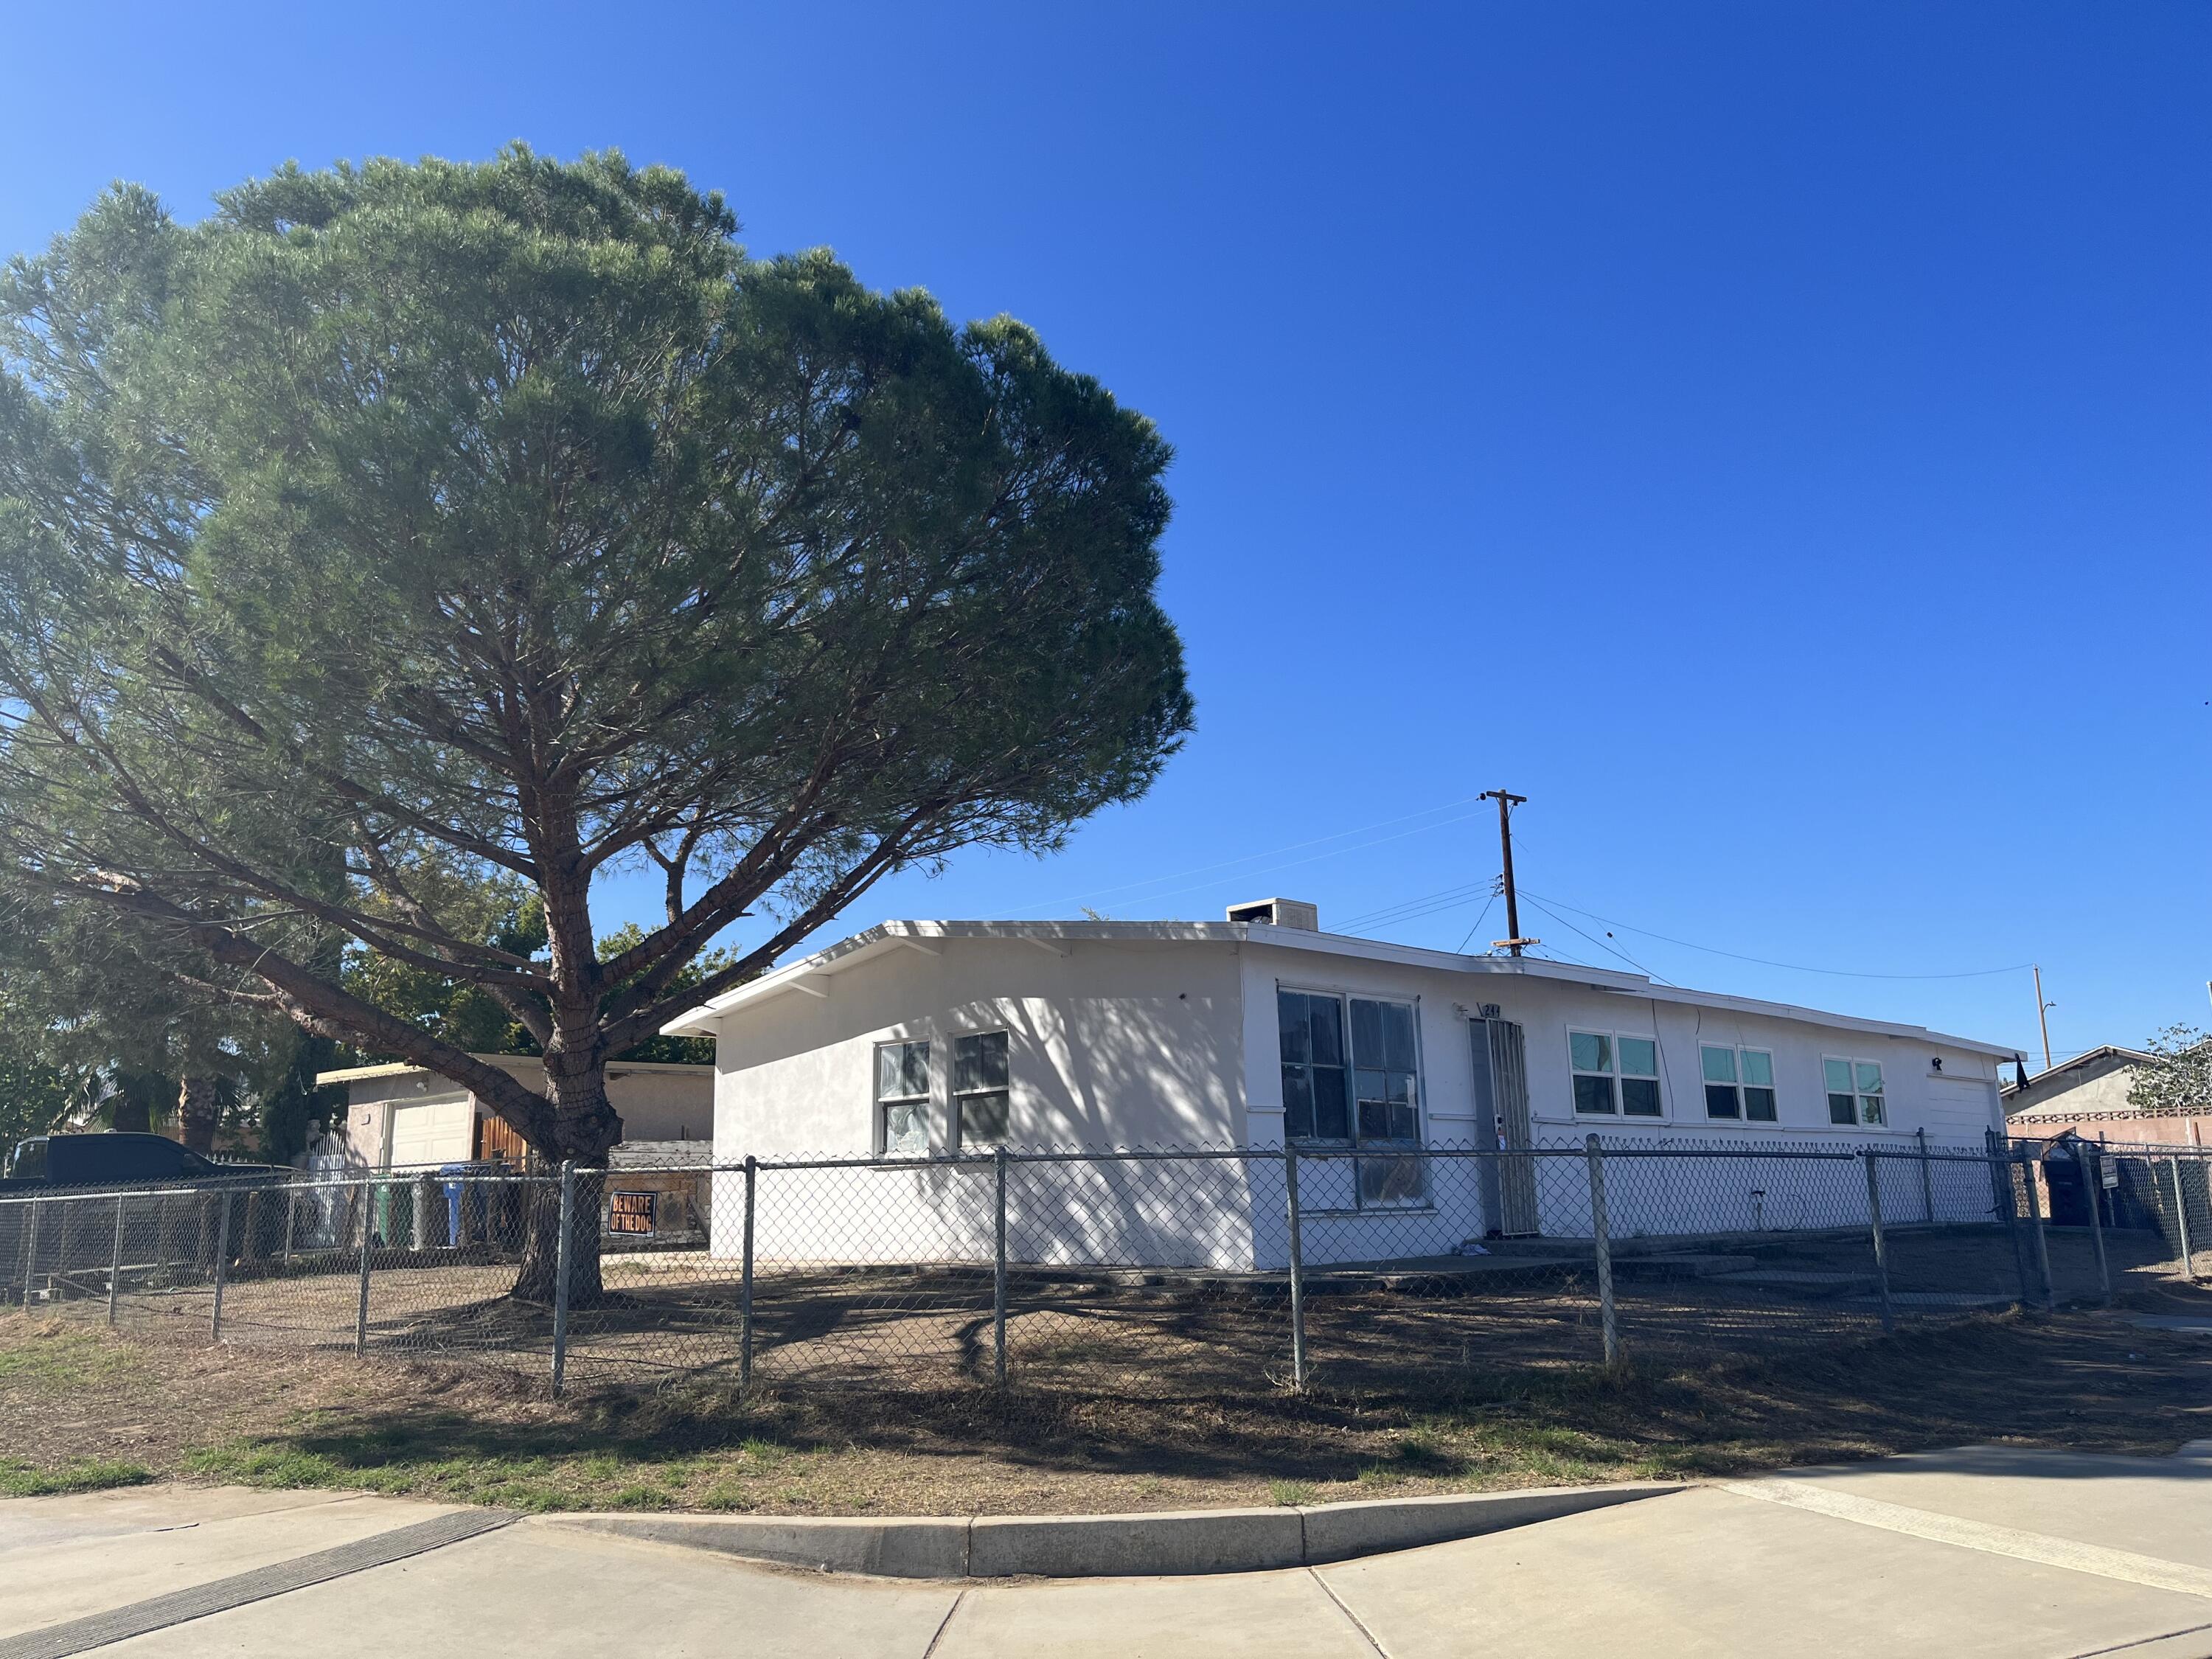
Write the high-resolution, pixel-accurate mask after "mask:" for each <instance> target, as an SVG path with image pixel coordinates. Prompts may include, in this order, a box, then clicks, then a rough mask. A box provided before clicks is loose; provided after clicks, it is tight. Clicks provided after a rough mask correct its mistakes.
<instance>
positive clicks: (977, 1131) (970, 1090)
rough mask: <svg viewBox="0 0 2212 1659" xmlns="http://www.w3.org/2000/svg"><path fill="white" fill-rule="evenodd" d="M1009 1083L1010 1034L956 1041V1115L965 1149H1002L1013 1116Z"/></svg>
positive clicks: (981, 1034) (980, 1035) (988, 1034)
mask: <svg viewBox="0 0 2212 1659" xmlns="http://www.w3.org/2000/svg"><path fill="white" fill-rule="evenodd" d="M1012 1100H1013V1097H1012V1093H1011V1092H1010V1090H1009V1087H1008V1084H1007V1079H1006V1033H1005V1032H1004V1031H978V1032H977V1033H976V1034H975V1036H963V1037H955V1038H953V1039H952V1114H953V1118H954V1121H957V1123H958V1124H959V1126H960V1144H961V1146H963V1147H966V1146H1004V1145H1005V1144H1006V1129H1007V1125H1008V1121H1009V1120H1010V1119H1011V1117H1012Z"/></svg>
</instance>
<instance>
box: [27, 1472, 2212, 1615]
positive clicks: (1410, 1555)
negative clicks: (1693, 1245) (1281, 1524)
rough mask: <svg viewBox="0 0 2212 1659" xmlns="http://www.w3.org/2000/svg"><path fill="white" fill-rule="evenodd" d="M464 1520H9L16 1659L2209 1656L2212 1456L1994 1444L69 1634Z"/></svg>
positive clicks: (435, 1567)
mask: <svg viewBox="0 0 2212 1659" xmlns="http://www.w3.org/2000/svg"><path fill="white" fill-rule="evenodd" d="M441 1513H443V1511H441V1510H440V1509H439V1508H438V1507H437V1506H435V1505H426V1504H398V1503H393V1502H391V1501H389V1500H384V1499H374V1498H346V1497H342V1496H336V1495H332V1494H326V1493H315V1494H307V1493H256V1492H236V1491H224V1490H215V1491H207V1490H191V1489H185V1488H149V1489H143V1490H140V1491H134V1492H113V1493H104V1494H99V1495H95V1496H91V1497H85V1498H40V1499H28V1500H18V1501H16V1502H14V1503H9V1504H0V1659H16V1656H18V1655H29V1654H33V1653H38V1654H46V1655H52V1654H56V1653H59V1652H64V1651H97V1652H100V1653H102V1654H113V1655H117V1656H124V1655H136V1654H143V1655H149V1656H151V1655H161V1656H170V1655H174V1656H185V1655H215V1654H224V1655H235V1654H261V1653H270V1652H278V1651H302V1652H312V1653H315V1654H318V1655H331V1656H344V1655H356V1654H358V1655H363V1656H367V1655H371V1654H374V1655H377V1656H380V1659H388V1656H389V1655H390V1654H392V1653H393V1652H407V1651H445V1650H450V1649H452V1648H453V1647H455V1646H457V1645H465V1646H467V1647H468V1648H469V1649H471V1650H474V1651H484V1652H490V1653H495V1654H504V1653H517V1654H520V1653H528V1654H531V1655H532V1656H538V1655H543V1656H547V1659H555V1656H567V1655H572V1654H573V1655H577V1656H583V1655H591V1656H594V1659H602V1656H604V1655H605V1654H607V1653H609V1652H631V1651H650V1652H652V1653H653V1654H654V1655H655V1656H666V1659H674V1656H686V1655H699V1656H706V1655H710V1654H712V1655H726V1654H730V1653H733V1652H736V1653H743V1654H744V1655H746V1656H748V1659H750V1656H763V1659H766V1656H779V1655H793V1656H805V1659H823V1656H825V1655H834V1656H845V1655H853V1656H865V1659H875V1656H900V1659H923V1656H928V1659H981V1656H1014V1655H1024V1656H1025V1655H1030V1654H1036V1653H1040V1652H1042V1653H1049V1654H1053V1655H1066V1656H1085V1655H1109V1654H1110V1655H1117V1656H1121V1655H1139V1656H1153V1659H1175V1656H1182V1655H1191V1656H1197V1655H1207V1656H1215V1655H1222V1654H1232V1655H1233V1654H1243V1653H1251V1654H1265V1655H1267V1656H1268V1659H1302V1656H1309V1655H1310V1656H1319V1659H1376V1656H1377V1655H1378V1654H1379V1655H1384V1656H1388V1659H1428V1656H1457V1655H1468V1656H1475V1655H1481V1656H1485V1659H1491V1656H1531V1659H1538V1656H1565V1655H1587V1654H1589V1653H1593V1652H1606V1651H1611V1652H1618V1653H1622V1654H1635V1655H1639V1656H1642V1655H1652V1656H1677V1655H1680V1656H1687V1655H1693V1654H1694V1655H1737V1654H1741V1655H1762V1656H1764V1655H1771V1654H1778V1653H1788V1652H1797V1651H1802V1650H1806V1649H1808V1648H1809V1647H1812V1646H1814V1645H1815V1644H1817V1645H1818V1646H1819V1647H1820V1648H1822V1649H1825V1650H1835V1651H1838V1652H1857V1653H1864V1654H1878V1655H1882V1656H1917V1655H1928V1656H1931V1659H1933V1656H1946V1659H1950V1656H1972V1655H2003V1656H2023V1659H2076V1656H2082V1655H2087V1654H2092V1653H2094V1654H2100V1655H2113V1654H2127V1655H2130V1656H2132V1659H2190V1656H2212V1461H2205V1460H2191V1459H2185V1458H2175V1459H2157V1460H2154V1459H2140V1458H2118V1457H2103V1456H2087V1455H2068V1454H2063V1453H2047V1452H2029V1451H2017V1450H2010V1449H1990V1448H1979V1449H1964V1450H1960V1451H1954V1452H1946V1453H1937V1454H1929V1455H1922V1456H1916V1457H1905V1458H1893V1459H1889V1460H1887V1461H1885V1462H1879V1463H1870V1464H1862V1465H1856V1466H1852V1467H1849V1468H1830V1469H1813V1470H1802V1471H1796V1472H1793V1473H1792V1474H1790V1475H1788V1476H1787V1477H1784V1478H1779V1479H1774V1480H1752V1481H1741V1482H1725V1483H1717V1484H1715V1485H1712V1486H1705V1487H1702V1488H1699V1489H1698V1490H1696V1491H1693V1492H1686V1493H1684V1494H1682V1495H1680V1496H1679V1497H1674V1498H1668V1499H1667V1500H1666V1501H1664V1502H1663V1503H1651V1504H1626V1505H1624V1506H1621V1507H1619V1508H1613V1509H1606V1510H1597V1511H1594V1512H1591V1513H1588V1514H1584V1515H1579V1516H1570V1517H1566V1518H1564V1519H1560V1520H1556V1521H1547V1522H1541V1523H1540V1524H1538V1525H1534V1526H1529V1527H1524V1528H1518V1529H1516V1530H1513V1531H1510V1532H1502V1533H1496V1534H1490V1535H1488V1536H1486V1537H1481V1538H1475V1539H1468V1540H1465V1541H1460V1542H1455V1543H1449V1544H1440V1545H1434V1546H1431V1547H1428V1548H1425V1549H1419V1550H1410V1551H1407V1552H1404V1553H1399V1554H1395V1555H1388V1556H1377V1557H1372V1558H1370V1559H1366V1560H1363V1561H1357V1562H1347V1563H1344V1564H1341V1565H1335V1566H1322V1567H1317V1568H1311V1569H1301V1570H1297V1571H1269V1572H1251V1573H1239V1574H1233V1575H1225V1576H1219V1577H1180V1578H1150V1579H1087V1580H1080V1581H1050V1580H1046V1581H1028V1582H1020V1581H1016V1582H1000V1583H976V1582H969V1583H964V1584H963V1583H928V1582H915V1581H907V1582H899V1581H891V1580H884V1579H867V1578H842V1577H829V1576H825V1575H822V1574H818V1573H810V1572H803V1571H793V1570H788V1569H782V1568H776V1567H769V1566H759V1565H751V1564H749V1563H746V1562H742V1561H737V1560H732V1559H729V1558H727V1557H725V1556H720V1555H713V1554H708V1553H702V1552H699V1551H696V1550H690V1549H684V1548H679V1547H673V1546H670V1545H665V1544H657V1543H651V1542H645V1541H636V1540H632V1539H626V1538H619V1537H613V1536H609V1535H605V1534H594V1533H591V1532H586V1531H582V1530H579V1529H575V1528H562V1527H559V1526H556V1525H550V1524H544V1523H540V1522H531V1521H520V1522H516V1523H515V1524H513V1525H510V1526H506V1527H504V1528H500V1529H498V1530H495V1531H491V1532H488V1533H484V1534H480V1535H478V1536H476V1537H472V1538H468V1539H465V1540H464V1541H459V1542H454V1543H448V1544H445V1545H443V1546H442V1547H430V1548H427V1549H425V1550H424V1551H423V1552H422V1553H417V1554H414V1555H411V1556H410V1557H408V1558H407V1559H400V1560H394V1561H391V1562H388V1563H386V1564H385V1565H373V1566H369V1567H367V1568H365V1569H363V1570H361V1571H350V1572H347V1573H346V1574H344V1576H342V1577H334V1578H331V1579H330V1580H328V1581H327V1582H324V1583H314V1584H311V1585H309V1586H307V1588H304V1589H292V1590H289V1591H287V1592H285V1593H282V1594H275V1595H266V1596H265V1597H264V1599H259V1600H253V1601H246V1602H244V1603H243V1604H242V1605H237V1606H233V1607H228V1608H227V1609H226V1610H223V1611H218V1612H214V1613H209V1614H207V1615H206V1616H204V1617H198V1618H193V1619H191V1620H188V1621H186V1622H183V1623H179V1624H174V1625H172V1626H169V1627H167V1628H166V1629H161V1630H157V1631H154V1632H150V1633H148V1634H143V1635H137V1636H133V1637H131V1638H127V1639H125V1640H122V1641H119V1642H112V1643H109V1644H106V1645H103V1646H100V1647H97V1648H91V1649H88V1648H83V1647H71V1646H70V1641H71V1640H73V1639H74V1638H67V1637H66V1632H67V1630H69V1629H70V1628H74V1629H77V1630H80V1631H84V1630H92V1629H94V1627H93V1626H83V1625H77V1626H71V1625H70V1621H72V1620H85V1619H86V1618H88V1616H89V1615H97V1614H106V1613H112V1612H113V1611H114V1610H116V1609H119V1608H123V1609H127V1608H129V1607H133V1606H135V1605H136V1604H138V1603H142V1602H144V1601H149V1600H150V1599H151V1598H154V1597H156V1596H159V1595H163V1594H164V1593H166V1592H173V1591H176V1590H178V1589H184V1588H186V1587H190V1586H197V1585H207V1584H210V1583H216V1584H218V1585H220V1584H226V1583H239V1584H252V1583H260V1582H262V1581H261V1580H259V1579H257V1578H254V1577H252V1574H253V1573H254V1572H255V1571H257V1570H258V1569H262V1568H265V1567H267V1566H269V1565H270V1564H271V1563H274V1562H279V1561H283V1560H285V1559H290V1558H292V1557H296V1556H301V1555H305V1554H308V1553H313V1552H315V1551H321V1550H329V1549H331V1548H333V1547H340V1548H343V1547H348V1546H350V1545H352V1544H354V1543H355V1542H356V1541H360V1540H363V1539H366V1538H369V1537H372V1536H374V1535H378V1534H384V1533H386V1532H388V1531H390V1530H392V1529H396V1528H399V1527H402V1526H407V1525H419V1524H420V1523H422V1522H424V1521H425V1520H426V1519H428V1518H431V1517H435V1516H438V1515H440V1514H441ZM426 1530H428V1531H431V1532H435V1528H428V1529H426ZM240 1574H244V1575H247V1577H240V1578H234V1577H233V1575H240ZM218 1599H220V1597H218ZM40 1632H45V1634H44V1635H41V1634H40Z"/></svg>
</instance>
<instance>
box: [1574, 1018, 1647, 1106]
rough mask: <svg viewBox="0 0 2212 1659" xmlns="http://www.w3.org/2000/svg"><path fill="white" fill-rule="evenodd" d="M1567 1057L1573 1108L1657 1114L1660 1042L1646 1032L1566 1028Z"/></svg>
mask: <svg viewBox="0 0 2212 1659" xmlns="http://www.w3.org/2000/svg"><path fill="white" fill-rule="evenodd" d="M1567 1059H1568V1062H1569V1064H1570V1065H1571V1066H1572V1067H1573V1070H1574V1078H1575V1110H1577V1112H1583V1113H1589V1112H1603V1113H1605V1114H1607V1115H1608V1116H1609V1115H1613V1113H1616V1112H1617V1113H1619V1114H1620V1115H1623V1116H1625V1117H1658V1116H1661V1115H1662V1110H1661V1108H1660V1103H1659V1044H1658V1042H1657V1041H1656V1039H1654V1038H1651V1037H1648V1036H1619V1035H1616V1034H1615V1033H1613V1032H1610V1031H1569V1032H1568V1033H1567Z"/></svg>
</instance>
